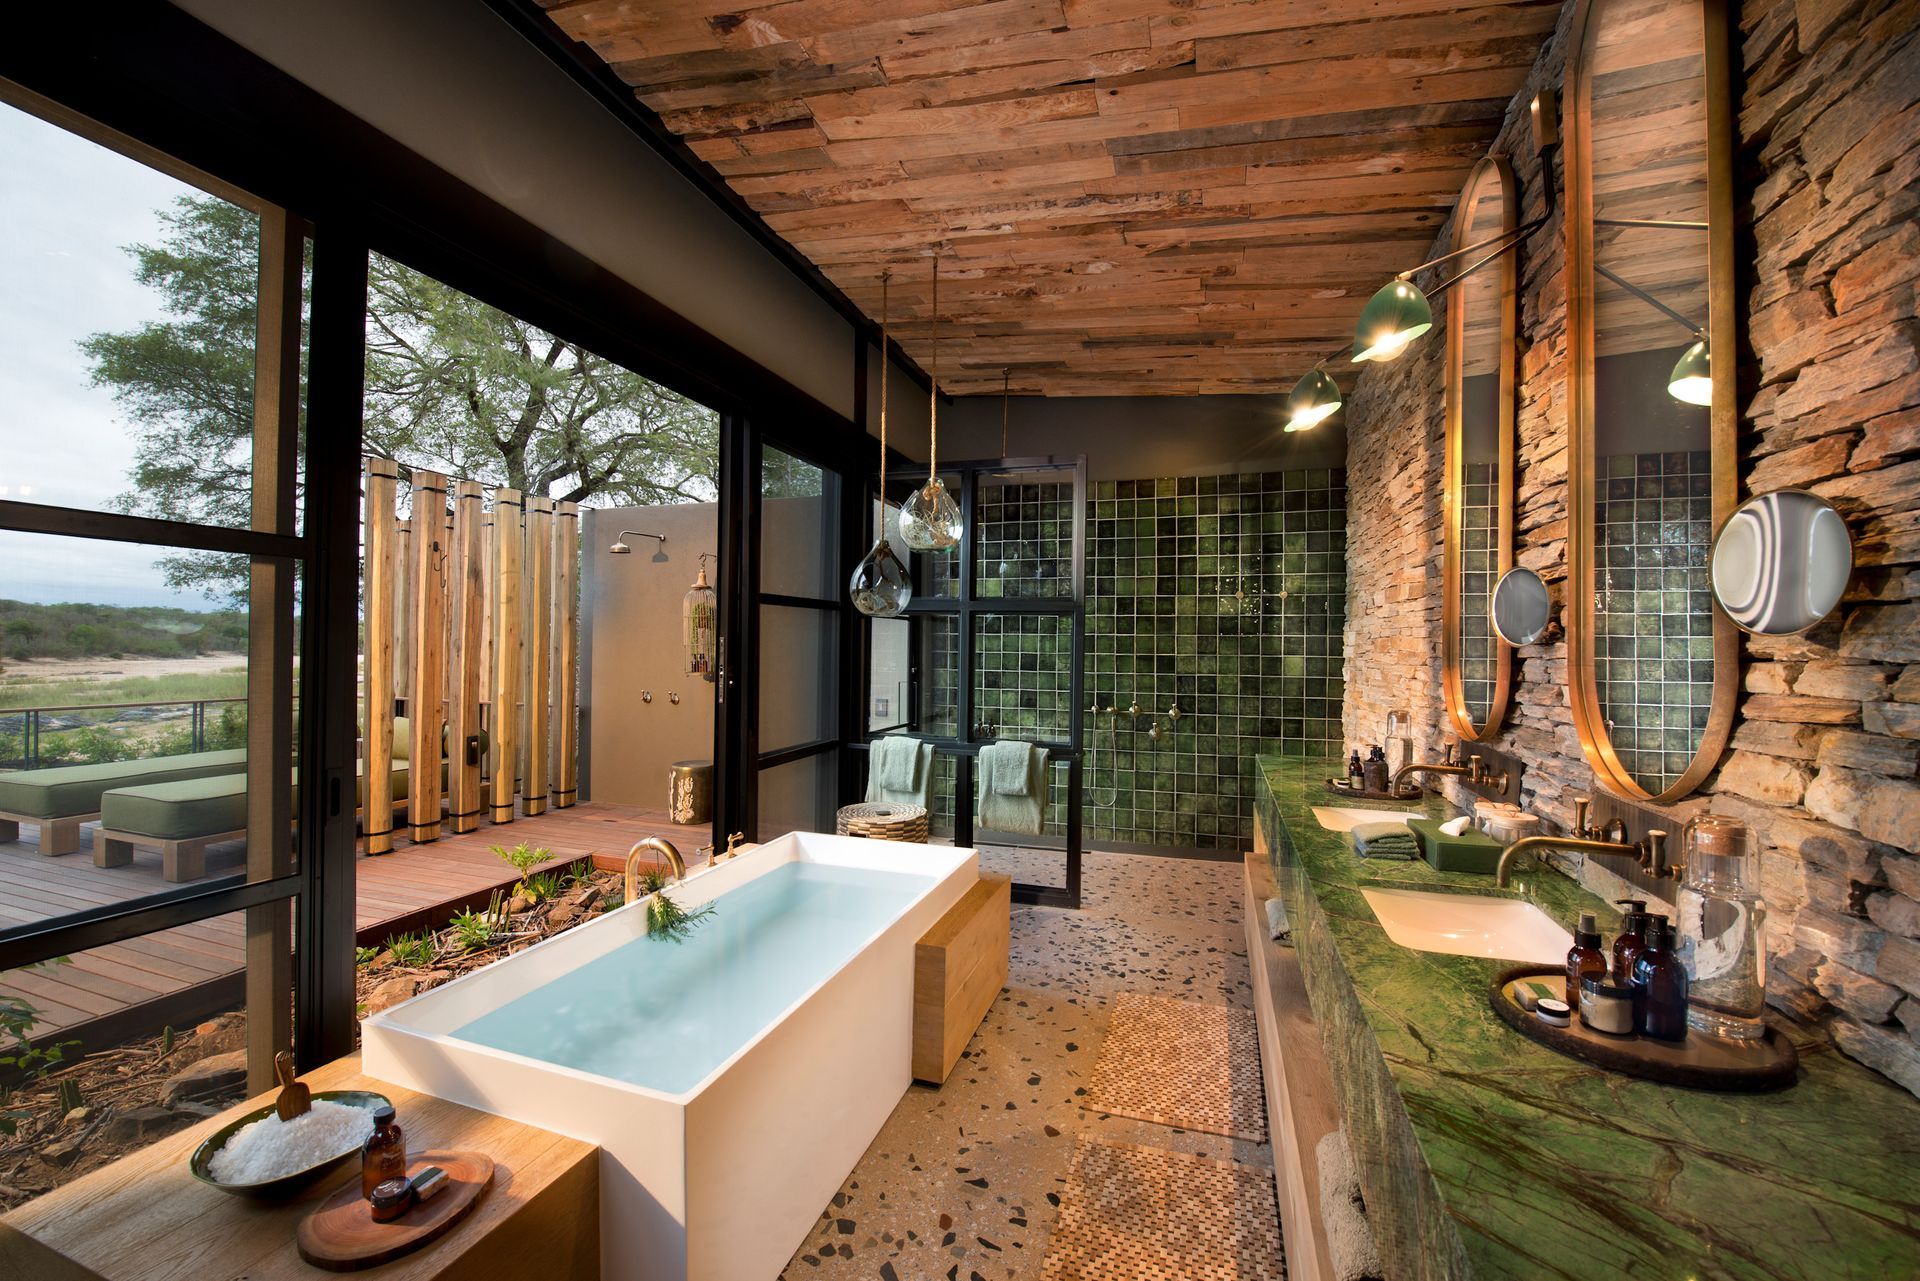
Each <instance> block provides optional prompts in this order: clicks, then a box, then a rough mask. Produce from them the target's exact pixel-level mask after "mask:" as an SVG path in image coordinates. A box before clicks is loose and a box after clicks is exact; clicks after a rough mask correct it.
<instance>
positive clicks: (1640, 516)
mask: <svg viewBox="0 0 1920 1281" xmlns="http://www.w3.org/2000/svg"><path fill="white" fill-rule="evenodd" d="M1572 42H1573V58H1572V62H1571V65H1570V67H1569V71H1568V79H1567V110H1566V117H1565V120H1564V122H1563V123H1564V127H1563V133H1564V136H1565V139H1566V184H1567V200H1566V210H1567V217H1566V228H1567V321H1568V324H1567V339H1568V368H1569V375H1570V378H1569V387H1568V390H1569V403H1568V413H1567V420H1568V451H1567V477H1568V488H1569V492H1568V504H1567V505H1568V557H1567V559H1568V584H1569V585H1568V591H1567V633H1568V664H1567V679H1568V686H1569V688H1568V695H1569V702H1570V703H1571V705H1572V710H1573V720H1574V727H1575V729H1576V730H1577V731H1578V734H1579V738H1580V745H1581V749H1582V751H1583V753H1584V754H1585V756H1586V758H1587V763H1588V764H1589V765H1590V766H1592V768H1593V770H1594V773H1595V774H1596V775H1598V776H1599V778H1600V779H1601V780H1602V781H1603V782H1605V783H1606V784H1608V785H1609V786H1611V787H1613V788H1614V789H1616V790H1618V791H1620V792H1622V793H1623V794H1625V795H1626V796H1628V797H1631V798H1634V799H1638V800H1652V801H1658V802H1662V803H1664V802H1671V801H1675V800H1678V799H1680V798H1681V797H1682V796H1685V795H1686V794H1687V793H1688V792H1691V791H1692V790H1693V789H1694V787H1695V786H1697V785H1698V784H1699V782H1700V781H1701V780H1702V779H1703V778H1705V777H1706V776H1707V774H1708V773H1710V772H1711V771H1712V770H1713V768H1714V767H1715V765H1717V764H1718V762H1719V759H1720V755H1721V752H1722V750H1723V749H1724V747H1725V746H1726V742H1727V738H1728V735H1729V733H1730V731H1731V729H1732V721H1733V707H1734V701H1735V698H1736V696H1737V694H1738V680H1739V669H1738V662H1737V637H1738V633H1737V632H1736V631H1735V629H1734V627H1733V625H1732V623H1731V622H1730V621H1729V620H1728V618H1727V617H1726V616H1725V615H1724V614H1723V613H1722V612H1721V611H1718V610H1716V609H1715V608H1714V604H1713V592H1712V588H1711V584H1710V581H1709V580H1710V575H1709V569H1708V556H1709V550H1710V548H1711V546H1712V543H1713V533H1714V530H1715V529H1717V528H1719V527H1720V525H1721V524H1722V522H1724V521H1725V520H1726V518H1727V517H1728V516H1729V515H1730V514H1731V512H1732V510H1733V500H1734V487H1735V479H1736V478H1735V475H1734V422H1735V404H1734V395H1735V388H1734V378H1733V373H1734V353H1735V350H1736V346H1737V344H1736V341H1735V330H1734V298H1733V287H1734V271H1733V240H1732V233H1733V221H1732V165H1733V151H1732V138H1733V129H1732V95H1731V91H1730V89H1729V87H1728V85H1729V73H1730V68H1729V61H1728V52H1727V51H1728V48H1729V45H1728V38H1727V23H1726V11H1725V8H1724V6H1722V5H1720V4H1719V3H1717V0H1668V2H1665V3H1658V4H1656V3H1651V0H1578V3H1577V7H1576V9H1575V13H1574V19H1573V31H1572Z"/></svg>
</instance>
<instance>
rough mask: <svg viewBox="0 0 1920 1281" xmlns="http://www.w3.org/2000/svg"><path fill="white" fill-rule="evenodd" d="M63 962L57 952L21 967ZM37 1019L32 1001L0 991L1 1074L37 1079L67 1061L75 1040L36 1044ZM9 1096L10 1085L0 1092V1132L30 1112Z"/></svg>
mask: <svg viewBox="0 0 1920 1281" xmlns="http://www.w3.org/2000/svg"><path fill="white" fill-rule="evenodd" d="M65 964H68V958H66V957H64V956H59V957H55V958H54V959H53V960H51V961H47V962H44V963H43V965H28V966H23V967H22V968H23V969H28V970H35V969H41V968H44V967H50V966H54V965H65ZM39 1021H40V1011H39V1010H38V1009H37V1008H36V1007H34V1006H33V1005H32V1004H30V1003H29V1002H27V1001H23V1000H21V999H20V998H19V997H17V996H5V995H0V1074H5V1075H7V1076H18V1077H24V1078H25V1079H27V1080H28V1081H39V1080H41V1079H42V1078H44V1077H45V1076H46V1075H47V1074H48V1073H50V1072H53V1071H54V1070H56V1069H57V1068H59V1067H60V1066H61V1065H63V1064H64V1063H66V1061H67V1056H68V1055H69V1054H70V1053H71V1052H72V1051H73V1050H74V1049H75V1048H76V1047H77V1046H78V1045H79V1044H80V1042H78V1041H55V1042H51V1043H48V1044H42V1045H35V1044H34V1043H33V1028H34V1025H35V1024H37V1023H38V1022H39ZM12 1098H13V1092H12V1090H11V1089H9V1090H7V1091H6V1092H5V1093H4V1095H0V1134H7V1135H11V1134H13V1133H15V1132H16V1131H17V1130H18V1129H19V1127H20V1122H22V1121H24V1120H26V1119H27V1118H28V1117H29V1116H30V1115H31V1114H30V1113H27V1112H22V1111H20V1110H19V1109H17V1108H14V1107H12V1106H11V1103H12Z"/></svg>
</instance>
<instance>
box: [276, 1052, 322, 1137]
mask: <svg viewBox="0 0 1920 1281" xmlns="http://www.w3.org/2000/svg"><path fill="white" fill-rule="evenodd" d="M273 1074H274V1075H275V1076H277V1077H279V1078H280V1097H279V1098H277V1099H275V1100H274V1101H273V1110H274V1111H275V1112H278V1113H279V1114H280V1119H281V1120H282V1121H291V1120H293V1118H295V1117H296V1116H305V1115H306V1114H307V1112H308V1111H309V1110H311V1109H312V1107H313V1091H311V1090H309V1089H308V1088H307V1087H306V1086H304V1085H302V1084H301V1083H300V1082H298V1081H296V1080H294V1079H293V1055H291V1054H288V1053H287V1052H286V1051H285V1050H282V1051H281V1052H280V1053H278V1054H276V1055H274V1056H273Z"/></svg>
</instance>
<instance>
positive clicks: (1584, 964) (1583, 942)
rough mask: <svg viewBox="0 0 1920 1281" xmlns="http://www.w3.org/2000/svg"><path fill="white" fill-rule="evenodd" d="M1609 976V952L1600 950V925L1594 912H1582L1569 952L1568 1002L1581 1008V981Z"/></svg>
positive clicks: (1574, 1006)
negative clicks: (1594, 919)
mask: <svg viewBox="0 0 1920 1281" xmlns="http://www.w3.org/2000/svg"><path fill="white" fill-rule="evenodd" d="M1606 976H1607V954H1606V953H1605V952H1602V951H1601V950H1600V927H1599V926H1598V925H1596V924H1594V921H1593V913H1592V912H1582V913H1581V914H1580V928H1579V929H1577V930H1575V931H1574V932H1573V947H1572V949H1571V950H1569V951H1568V952H1567V1004H1568V1005H1570V1006H1572V1007H1573V1008H1574V1009H1576V1010H1577V1009H1579V1008H1580V982H1581V980H1583V979H1585V978H1588V977H1593V978H1605V977H1606Z"/></svg>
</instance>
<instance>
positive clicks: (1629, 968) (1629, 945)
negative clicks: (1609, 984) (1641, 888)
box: [1613, 898, 1647, 983]
mask: <svg viewBox="0 0 1920 1281" xmlns="http://www.w3.org/2000/svg"><path fill="white" fill-rule="evenodd" d="M1614 902H1616V903H1618V904H1619V905H1620V906H1621V907H1623V908H1625V909H1626V911H1625V912H1623V913H1621V915H1620V933H1619V934H1618V935H1616V936H1615V937H1614V940H1613V981H1614V982H1616V983H1631V982H1633V962H1634V958H1635V957H1637V956H1639V955H1640V947H1641V944H1643V943H1644V942H1645V941H1646V930H1647V901H1646V900H1645V899H1640V898H1622V899H1615V900H1614Z"/></svg>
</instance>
